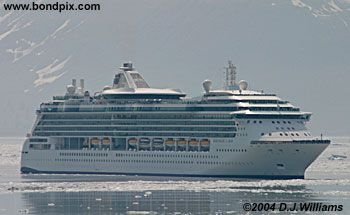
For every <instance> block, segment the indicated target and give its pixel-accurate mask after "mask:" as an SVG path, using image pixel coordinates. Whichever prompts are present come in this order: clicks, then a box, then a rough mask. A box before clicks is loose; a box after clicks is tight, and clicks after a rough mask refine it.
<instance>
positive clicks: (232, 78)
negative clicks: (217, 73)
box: [224, 60, 237, 90]
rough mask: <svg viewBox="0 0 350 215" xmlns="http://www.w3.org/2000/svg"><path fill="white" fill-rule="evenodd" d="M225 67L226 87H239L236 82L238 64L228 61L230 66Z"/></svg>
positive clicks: (231, 88)
mask: <svg viewBox="0 0 350 215" xmlns="http://www.w3.org/2000/svg"><path fill="white" fill-rule="evenodd" d="M224 68H225V89H226V90H234V89H236V88H237V83H236V75H237V72H236V69H237V68H236V66H234V65H233V64H232V61H230V60H229V61H228V67H224Z"/></svg>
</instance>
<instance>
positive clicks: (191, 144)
mask: <svg viewBox="0 0 350 215" xmlns="http://www.w3.org/2000/svg"><path fill="white" fill-rule="evenodd" d="M188 146H190V147H198V140H196V139H191V140H190V141H188Z"/></svg>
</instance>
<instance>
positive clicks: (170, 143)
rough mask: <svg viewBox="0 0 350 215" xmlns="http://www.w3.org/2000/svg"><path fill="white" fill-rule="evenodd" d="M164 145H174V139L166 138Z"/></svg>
mask: <svg viewBox="0 0 350 215" xmlns="http://www.w3.org/2000/svg"><path fill="white" fill-rule="evenodd" d="M165 145H166V146H169V147H173V146H175V141H174V139H172V138H169V139H167V140H166V141H165Z"/></svg>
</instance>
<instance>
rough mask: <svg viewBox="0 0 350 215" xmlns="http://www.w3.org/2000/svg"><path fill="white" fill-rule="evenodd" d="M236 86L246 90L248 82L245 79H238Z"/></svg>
mask: <svg viewBox="0 0 350 215" xmlns="http://www.w3.org/2000/svg"><path fill="white" fill-rule="evenodd" d="M238 86H239V89H240V90H246V89H247V88H248V82H247V81H245V80H241V81H239V83H238Z"/></svg>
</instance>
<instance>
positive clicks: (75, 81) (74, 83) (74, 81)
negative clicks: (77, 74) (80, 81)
mask: <svg viewBox="0 0 350 215" xmlns="http://www.w3.org/2000/svg"><path fill="white" fill-rule="evenodd" d="M72 86H73V87H77V80H76V79H72Z"/></svg>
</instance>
